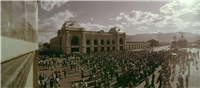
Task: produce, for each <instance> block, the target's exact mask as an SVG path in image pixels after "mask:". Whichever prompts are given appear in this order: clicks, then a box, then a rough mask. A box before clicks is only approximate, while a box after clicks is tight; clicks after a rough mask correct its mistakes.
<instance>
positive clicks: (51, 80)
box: [50, 78, 54, 88]
mask: <svg viewBox="0 0 200 88" xmlns="http://www.w3.org/2000/svg"><path fill="white" fill-rule="evenodd" d="M53 83H54V80H53V79H52V78H51V79H50V88H53Z"/></svg>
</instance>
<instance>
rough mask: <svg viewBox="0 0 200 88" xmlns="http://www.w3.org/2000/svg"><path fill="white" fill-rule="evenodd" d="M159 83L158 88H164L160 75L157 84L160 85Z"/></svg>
mask: <svg viewBox="0 0 200 88" xmlns="http://www.w3.org/2000/svg"><path fill="white" fill-rule="evenodd" d="M158 81H159V87H158V88H161V87H162V77H161V74H160V75H159V77H158V79H157V82H156V83H158Z"/></svg>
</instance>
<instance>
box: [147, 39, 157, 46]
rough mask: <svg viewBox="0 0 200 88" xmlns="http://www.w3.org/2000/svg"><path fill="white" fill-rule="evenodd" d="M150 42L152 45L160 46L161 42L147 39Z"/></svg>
mask: <svg viewBox="0 0 200 88" xmlns="http://www.w3.org/2000/svg"><path fill="white" fill-rule="evenodd" d="M147 42H149V43H150V46H159V42H158V41H157V40H155V39H151V40H149V41H147Z"/></svg>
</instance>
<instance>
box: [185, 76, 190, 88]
mask: <svg viewBox="0 0 200 88" xmlns="http://www.w3.org/2000/svg"><path fill="white" fill-rule="evenodd" d="M185 82H186V88H188V82H189V76H188V75H186V79H185Z"/></svg>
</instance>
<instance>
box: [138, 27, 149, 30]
mask: <svg viewBox="0 0 200 88" xmlns="http://www.w3.org/2000/svg"><path fill="white" fill-rule="evenodd" d="M147 29H148V27H146V26H141V27H138V28H137V30H147Z"/></svg>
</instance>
